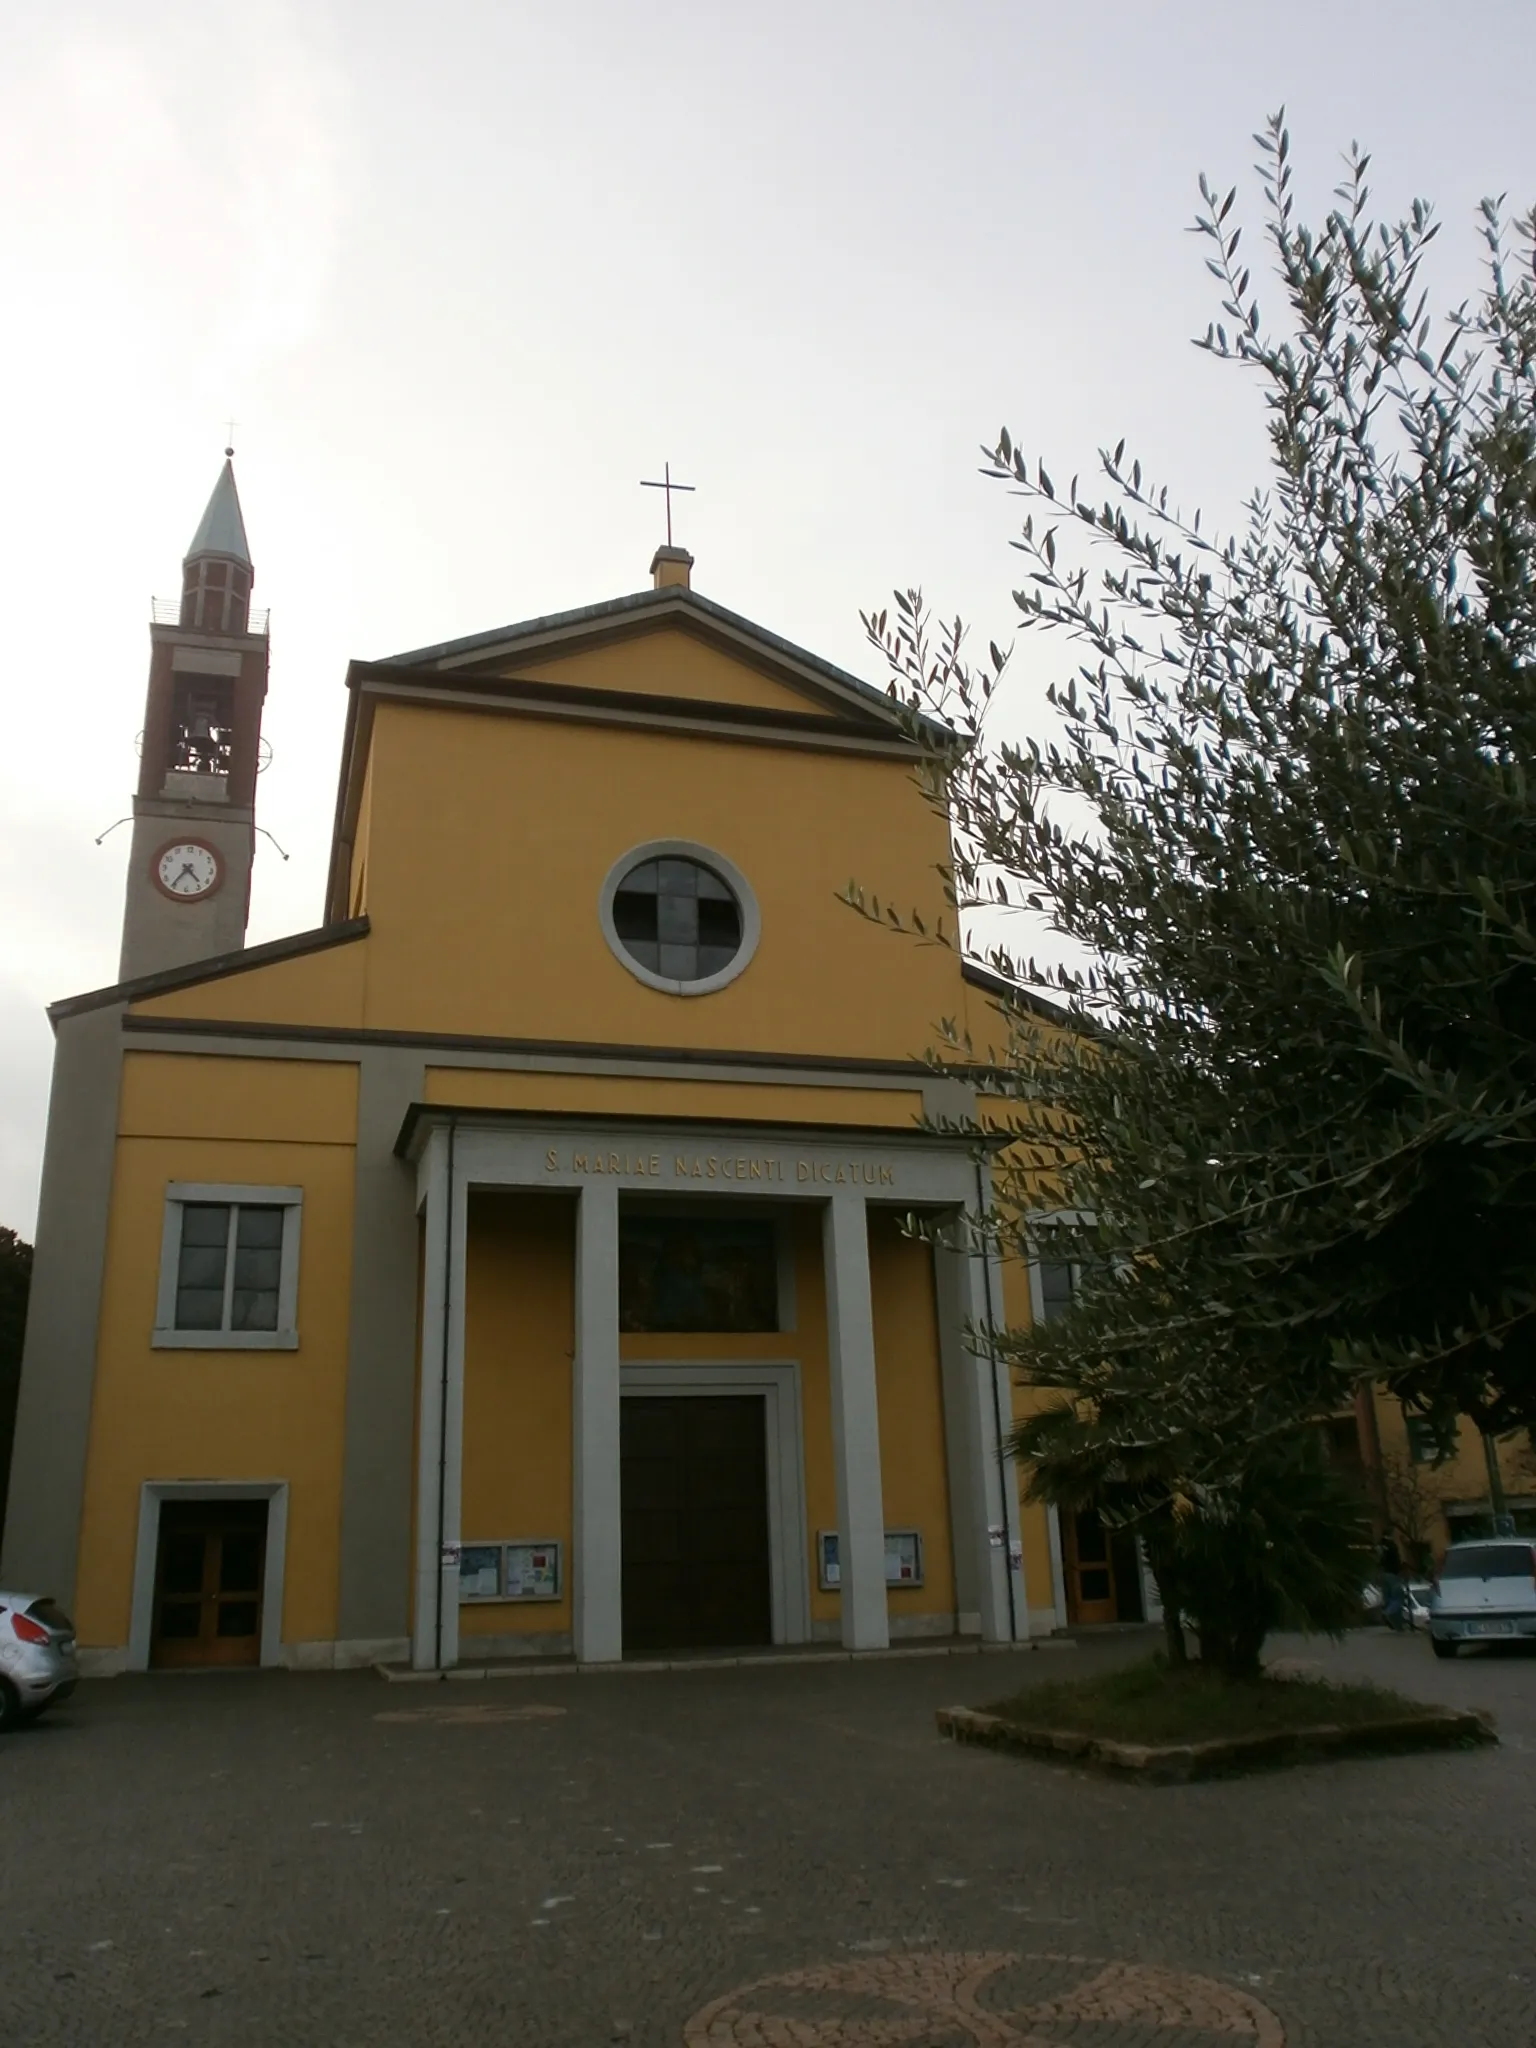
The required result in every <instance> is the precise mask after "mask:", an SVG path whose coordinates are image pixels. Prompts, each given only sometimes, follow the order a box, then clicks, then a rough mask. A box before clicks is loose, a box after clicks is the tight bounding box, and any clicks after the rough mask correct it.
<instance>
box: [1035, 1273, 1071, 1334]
mask: <svg viewBox="0 0 1536 2048" xmlns="http://www.w3.org/2000/svg"><path fill="white" fill-rule="evenodd" d="M1076 1293H1077V1269H1076V1268H1075V1267H1074V1266H1071V1265H1069V1264H1068V1263H1067V1261H1066V1260H1065V1259H1042V1260H1041V1261H1040V1320H1041V1321H1042V1322H1043V1323H1054V1322H1055V1320H1056V1318H1057V1317H1058V1316H1064V1315H1065V1314H1066V1312H1067V1310H1068V1309H1069V1308H1070V1307H1071V1306H1072V1302H1073V1299H1074V1297H1075V1296H1076Z"/></svg>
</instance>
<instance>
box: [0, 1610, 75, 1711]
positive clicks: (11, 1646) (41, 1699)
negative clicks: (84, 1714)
mask: <svg viewBox="0 0 1536 2048" xmlns="http://www.w3.org/2000/svg"><path fill="white" fill-rule="evenodd" d="M79 1677H80V1670H79V1665H78V1664H77V1662H76V1658H75V1624H74V1623H73V1622H72V1621H71V1620H70V1618H69V1616H68V1615H67V1614H66V1613H65V1612H64V1610H63V1608H62V1607H60V1606H59V1605H58V1604H57V1602H56V1601H53V1600H50V1599H49V1598H48V1597H47V1596H46V1594H44V1595H39V1594H36V1593H0V1729H5V1728H19V1727H20V1726H21V1725H22V1723H23V1722H26V1721H31V1720H35V1719H36V1717H37V1716H38V1715H39V1714H40V1713H41V1712H42V1711H43V1709H44V1707H51V1706H53V1705H54V1704H55V1703H56V1702H57V1701H59V1700H67V1699H68V1698H69V1696H70V1694H71V1693H72V1692H73V1691H74V1689H75V1685H76V1683H77V1681H78V1679H79Z"/></svg>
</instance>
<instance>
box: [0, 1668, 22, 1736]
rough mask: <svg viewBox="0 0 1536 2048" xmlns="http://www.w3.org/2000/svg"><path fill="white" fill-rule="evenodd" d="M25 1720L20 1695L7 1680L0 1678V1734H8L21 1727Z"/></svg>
mask: <svg viewBox="0 0 1536 2048" xmlns="http://www.w3.org/2000/svg"><path fill="white" fill-rule="evenodd" d="M26 1719H27V1715H26V1712H25V1710H24V1708H23V1707H22V1704H21V1694H20V1693H19V1692H17V1690H16V1688H15V1686H14V1685H12V1684H11V1682H10V1681H9V1679H5V1678H0V1734H8V1733H9V1732H10V1730H12V1729H13V1728H19V1727H21V1725H22V1723H23V1722H24V1721H25V1720H26Z"/></svg>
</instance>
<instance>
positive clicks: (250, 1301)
mask: <svg viewBox="0 0 1536 2048" xmlns="http://www.w3.org/2000/svg"><path fill="white" fill-rule="evenodd" d="M302 1201H303V1195H302V1190H301V1189H299V1188H262V1187H240V1186H204V1185H195V1184H193V1183H191V1182H175V1183H173V1184H172V1186H171V1187H170V1188H169V1189H168V1190H167V1199H166V1208H165V1231H164V1236H163V1240H162V1246H161V1256H160V1293H159V1304H158V1309H157V1313H156V1317H155V1333H154V1342H155V1344H156V1345H157V1346H158V1347H161V1348H167V1347H169V1348H177V1347H179V1348H182V1349H209V1350H217V1349H233V1350H241V1349H244V1350H267V1351H285V1350H286V1351H291V1350H294V1349H295V1348H296V1347H297V1345H298V1341H299V1337H298V1328H297V1309H298V1279H299V1218H300V1213H301V1209H302Z"/></svg>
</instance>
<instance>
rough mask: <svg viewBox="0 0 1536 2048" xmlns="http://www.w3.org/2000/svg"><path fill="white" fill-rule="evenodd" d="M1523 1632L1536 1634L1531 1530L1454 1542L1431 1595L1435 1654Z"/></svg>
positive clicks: (1535, 1571) (1452, 1652) (1534, 1549)
mask: <svg viewBox="0 0 1536 2048" xmlns="http://www.w3.org/2000/svg"><path fill="white" fill-rule="evenodd" d="M1519 1636H1524V1637H1526V1638H1532V1637H1536V1544H1533V1543H1532V1541H1531V1539H1530V1537H1529V1536H1498V1537H1494V1538H1492V1539H1486V1538H1485V1539H1484V1540H1483V1541H1481V1542H1478V1543H1456V1544H1453V1545H1452V1546H1451V1548H1450V1549H1449V1550H1448V1551H1447V1552H1446V1553H1445V1562H1444V1563H1443V1564H1442V1565H1441V1567H1440V1572H1439V1576H1438V1577H1437V1578H1436V1580H1435V1582H1434V1585H1433V1587H1432V1589H1431V1591H1430V1596H1429V1638H1430V1642H1431V1643H1432V1644H1433V1646H1434V1652H1435V1655H1436V1656H1437V1657H1454V1656H1455V1654H1456V1652H1457V1651H1458V1650H1459V1649H1460V1648H1461V1646H1462V1644H1463V1643H1481V1642H1498V1641H1504V1642H1508V1641H1510V1640H1511V1639H1512V1638H1515V1637H1519Z"/></svg>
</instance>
